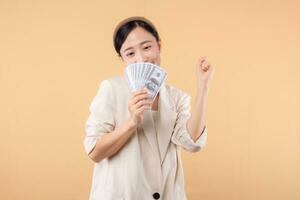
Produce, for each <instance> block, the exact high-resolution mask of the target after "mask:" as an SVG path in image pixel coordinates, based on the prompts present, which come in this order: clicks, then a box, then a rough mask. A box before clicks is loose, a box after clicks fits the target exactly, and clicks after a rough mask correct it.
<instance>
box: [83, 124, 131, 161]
mask: <svg viewBox="0 0 300 200" xmlns="http://www.w3.org/2000/svg"><path fill="white" fill-rule="evenodd" d="M135 129H136V126H135V125H134V124H133V123H132V121H131V120H126V121H125V122H124V123H123V124H122V125H121V126H119V127H118V128H116V129H115V130H114V131H113V132H110V133H108V134H106V135H103V136H102V137H101V139H100V140H97V143H96V146H95V148H94V149H93V150H92V151H91V153H90V154H89V157H90V158H91V159H92V160H93V161H94V162H100V161H101V160H103V159H104V158H106V157H110V156H112V155H114V154H115V153H117V152H118V151H119V150H120V149H121V147H123V146H124V144H126V142H127V140H128V139H129V138H130V137H131V136H132V135H133V133H134V131H135Z"/></svg>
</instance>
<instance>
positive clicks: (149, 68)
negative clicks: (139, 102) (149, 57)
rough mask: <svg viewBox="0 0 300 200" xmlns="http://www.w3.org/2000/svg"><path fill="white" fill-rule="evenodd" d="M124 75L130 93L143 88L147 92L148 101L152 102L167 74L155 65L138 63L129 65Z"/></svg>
mask: <svg viewBox="0 0 300 200" xmlns="http://www.w3.org/2000/svg"><path fill="white" fill-rule="evenodd" d="M125 75H126V77H127V80H128V83H129V87H130V89H131V91H132V92H135V91H137V90H140V89H142V88H145V89H146V90H147V91H148V92H149V99H150V100H153V99H154V98H155V97H156V95H157V93H158V92H159V90H160V87H161V85H162V84H163V82H164V80H165V79H166V76H167V73H166V71H165V70H163V69H162V68H161V67H159V66H157V65H155V64H152V63H148V62H139V63H133V64H129V65H128V66H127V67H126V69H125Z"/></svg>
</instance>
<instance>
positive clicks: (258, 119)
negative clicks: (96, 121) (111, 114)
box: [0, 0, 300, 200]
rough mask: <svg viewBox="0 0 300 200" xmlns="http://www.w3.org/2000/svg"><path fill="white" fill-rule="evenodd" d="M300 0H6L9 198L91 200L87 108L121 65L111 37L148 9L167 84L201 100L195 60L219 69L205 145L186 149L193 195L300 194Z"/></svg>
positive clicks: (1, 129)
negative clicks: (123, 22) (121, 23)
mask: <svg viewBox="0 0 300 200" xmlns="http://www.w3.org/2000/svg"><path fill="white" fill-rule="evenodd" d="M299 10H300V3H299V1H296V0H294V1H293V0H286V1H276V0H274V1H271V0H268V1H267V0H266V1H253V0H251V1H250V0H248V1H240V0H239V1H238V0H236V1H215V0H203V1H198V0H194V1H191V0H190V1H188V0H186V1H174V0H172V1H171V0H147V1H146V0H144V1H138V0H126V1H116V0H111V1H95V0H89V1H71V0H69V1H64V0H62V1H50V0H49V1H31V0H27V1H16V0H0V92H1V93H0V120H1V121H0V133H1V139H0V152H1V155H0V162H1V163H0V169H1V170H0V177H1V179H0V199H5V200H17V199H18V200H19V199H20V200H41V199H43V200H53V199H61V200H82V199H88V195H89V190H90V186H91V178H92V169H93V162H92V160H90V159H89V158H88V157H87V155H86V154H85V152H84V148H83V138H84V135H85V131H84V124H85V121H86V120H87V117H88V112H89V111H88V106H89V104H90V103H91V100H92V98H93V97H94V96H95V94H96V92H97V89H98V86H99V83H100V81H101V80H103V79H105V78H108V77H111V76H115V75H122V74H123V73H124V68H125V66H124V65H123V63H122V62H121V61H120V60H119V58H118V57H117V55H116V53H115V51H114V48H113V42H112V34H113V30H114V28H115V26H116V25H117V23H118V22H119V21H121V20H122V19H124V18H126V17H130V16H133V15H142V16H145V17H147V18H149V19H150V20H151V21H153V23H154V24H155V25H156V26H157V28H158V31H159V33H160V35H161V38H162V52H161V54H162V55H161V56H162V63H161V66H162V67H163V68H165V69H166V70H167V72H168V78H167V83H168V84H171V85H175V86H177V87H178V88H180V89H182V90H184V91H185V92H187V93H188V94H190V95H191V96H192V97H193V100H194V98H195V94H196V82H195V81H196V77H195V73H194V72H195V65H196V61H197V59H198V58H199V57H200V56H203V55H205V56H207V58H208V60H209V61H210V62H211V64H212V65H214V67H215V68H216V73H215V76H214V79H213V82H212V84H211V87H210V90H209V97H208V98H209V101H208V108H207V127H208V143H207V146H206V148H204V149H203V150H202V151H200V152H199V153H196V154H193V153H188V152H184V151H182V157H183V161H184V170H185V183H186V191H187V195H188V198H189V200H200V199H204V200H224V199H225V200H253V199H255V200H269V199H272V200H282V199H288V200H298V199H300V94H299V87H300V59H299V58H300V37H299V35H300V12H299Z"/></svg>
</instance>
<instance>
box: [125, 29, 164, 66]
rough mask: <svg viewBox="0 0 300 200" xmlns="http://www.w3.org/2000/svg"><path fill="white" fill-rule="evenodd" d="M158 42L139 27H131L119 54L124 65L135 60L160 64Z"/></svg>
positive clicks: (159, 46)
mask: <svg viewBox="0 0 300 200" xmlns="http://www.w3.org/2000/svg"><path fill="white" fill-rule="evenodd" d="M160 48H161V44H160V42H157V41H156V39H155V37H154V36H153V35H152V34H151V33H149V32H148V31H146V30H145V29H143V28H141V27H137V28H135V29H133V30H132V31H131V32H130V33H129V34H128V36H127V38H126V40H125V41H124V43H123V45H122V47H121V49H120V54H121V58H122V60H123V62H124V63H125V65H129V64H132V63H136V62H150V63H152V64H156V65H158V66H159V65H160Z"/></svg>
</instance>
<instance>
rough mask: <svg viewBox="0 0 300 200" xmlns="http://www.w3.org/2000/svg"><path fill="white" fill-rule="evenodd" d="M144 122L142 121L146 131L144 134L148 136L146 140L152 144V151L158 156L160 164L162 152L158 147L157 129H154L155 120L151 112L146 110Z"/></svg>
mask: <svg viewBox="0 0 300 200" xmlns="http://www.w3.org/2000/svg"><path fill="white" fill-rule="evenodd" d="M143 117H144V118H143V121H142V128H143V130H144V134H145V135H146V138H147V140H148V142H149V143H150V146H151V149H152V151H153V153H154V154H155V155H157V158H158V161H159V162H160V160H161V158H160V152H159V150H158V147H157V142H156V138H155V134H156V132H155V128H154V120H153V116H152V113H151V110H146V111H145V112H144V116H143Z"/></svg>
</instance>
